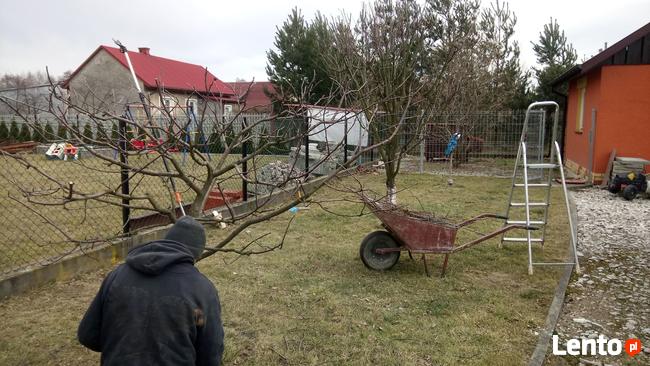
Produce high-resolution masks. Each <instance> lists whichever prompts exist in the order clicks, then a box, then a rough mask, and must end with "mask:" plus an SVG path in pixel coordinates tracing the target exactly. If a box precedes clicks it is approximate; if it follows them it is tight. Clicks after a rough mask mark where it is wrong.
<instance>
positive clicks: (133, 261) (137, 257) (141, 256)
mask: <svg viewBox="0 0 650 366" xmlns="http://www.w3.org/2000/svg"><path fill="white" fill-rule="evenodd" d="M178 263H189V264H194V255H193V254H192V251H191V250H190V249H189V248H187V247H186V246H185V245H183V244H182V243H179V242H176V241H172V240H166V239H164V240H158V241H154V242H151V243H149V244H145V245H143V246H141V247H137V248H135V249H133V250H131V251H130V252H129V255H128V256H127V257H126V264H127V265H128V266H129V267H131V268H133V269H135V270H136V271H138V272H142V273H145V274H148V275H158V274H160V273H162V272H163V271H164V270H165V269H166V268H167V267H169V266H172V265H175V264H178Z"/></svg>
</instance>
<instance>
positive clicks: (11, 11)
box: [0, 0, 650, 81]
mask: <svg viewBox="0 0 650 366" xmlns="http://www.w3.org/2000/svg"><path fill="white" fill-rule="evenodd" d="M362 3H363V2H362V1H359V0H326V1H322V0H320V1H312V0H304V1H293V0H288V1H253V0H238V1H195V0H186V1H178V0H177V1H169V0H157V1H138V0H130V1H125V0H109V1H102V2H99V1H90V0H69V1H63V0H62V1H49V0H42V1H36V0H17V1H5V2H4V3H3V4H2V11H1V12H0V74H2V73H20V72H26V71H36V70H44V68H45V66H49V68H50V72H51V73H53V74H54V75H59V74H61V73H63V72H64V71H66V70H74V69H76V68H77V66H79V65H80V64H81V63H82V62H83V61H84V60H85V59H86V58H87V57H88V56H89V55H90V53H91V52H92V51H94V50H95V48H97V46H99V45H100V44H108V45H112V41H111V39H112V38H116V39H119V40H121V41H122V43H124V44H125V45H126V46H127V47H129V48H130V49H133V50H135V49H137V47H141V46H147V47H150V48H151V53H152V54H154V55H157V56H162V57H167V58H172V59H178V60H182V61H186V62H190V63H195V64H199V65H203V66H207V67H208V69H209V70H210V71H211V72H212V73H213V74H215V75H216V76H217V77H218V78H220V79H222V80H224V81H234V79H235V78H237V77H239V78H244V79H246V80H250V79H251V78H253V77H255V79H256V80H266V78H267V77H266V73H265V71H264V67H265V65H266V51H267V50H268V49H269V48H271V47H273V39H274V34H275V27H276V26H277V25H280V24H282V22H283V21H284V20H285V19H286V17H287V15H288V14H289V12H290V11H291V8H292V7H294V6H296V5H297V6H299V7H300V8H301V9H302V11H303V14H304V15H305V16H306V17H307V18H311V17H312V15H313V14H314V12H315V11H316V10H320V11H321V12H323V13H324V14H326V15H337V14H338V13H340V11H341V10H345V11H347V12H350V13H352V14H357V13H358V11H359V10H360V8H361V6H362ZM483 4H484V6H485V5H487V4H489V2H488V1H487V0H483ZM509 4H510V8H511V9H512V10H513V11H514V12H515V14H516V15H517V18H518V21H517V27H516V35H515V36H516V38H517V39H518V40H519V43H520V46H521V49H522V61H523V63H524V65H525V66H526V67H529V66H533V65H534V64H535V57H534V55H533V52H532V47H531V45H530V41H536V40H537V39H538V35H539V32H540V31H541V29H542V27H543V25H544V24H545V23H548V21H549V19H550V17H554V18H557V19H558V22H559V24H560V27H561V28H562V29H564V31H565V32H566V35H567V37H568V39H569V41H570V42H571V43H573V45H574V47H575V48H576V50H577V51H578V60H579V61H582V60H584V59H586V58H589V57H590V56H593V55H594V54H596V53H597V51H598V49H599V48H602V46H603V44H604V43H605V42H607V43H608V45H612V44H613V43H614V42H616V41H618V40H620V39H621V38H623V37H625V36H626V35H628V34H629V33H632V32H633V31H635V30H636V29H638V28H640V27H641V26H643V25H645V24H646V23H648V22H650V1H648V0H618V1H611V0H591V1H588V0H579V1H578V0H544V1H527V0H511V1H509Z"/></svg>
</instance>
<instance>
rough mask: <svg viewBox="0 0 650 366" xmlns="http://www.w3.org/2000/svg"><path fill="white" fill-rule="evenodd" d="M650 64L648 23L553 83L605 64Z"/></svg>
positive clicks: (649, 30) (649, 28)
mask: <svg viewBox="0 0 650 366" xmlns="http://www.w3.org/2000/svg"><path fill="white" fill-rule="evenodd" d="M639 64H650V23H648V24H646V25H644V26H643V27H641V28H639V29H637V30H636V31H634V32H632V33H631V34H629V35H628V36H627V37H625V38H623V39H621V40H620V41H618V42H616V43H614V44H613V45H611V46H610V47H608V48H606V49H605V50H603V51H602V52H600V53H598V54H597V55H596V56H594V57H592V58H590V59H589V60H587V61H585V62H584V63H582V65H576V66H574V67H572V68H570V69H569V70H567V71H565V72H564V73H563V74H562V75H560V76H558V77H557V79H555V80H553V83H552V84H553V85H557V84H560V83H563V82H565V81H567V80H571V79H573V78H576V77H579V76H582V75H584V74H586V73H588V72H589V71H591V70H593V69H596V68H599V67H602V66H605V65H639Z"/></svg>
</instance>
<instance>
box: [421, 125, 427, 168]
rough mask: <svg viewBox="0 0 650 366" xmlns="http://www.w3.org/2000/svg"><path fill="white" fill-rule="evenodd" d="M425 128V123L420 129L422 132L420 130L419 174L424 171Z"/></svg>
mask: <svg viewBox="0 0 650 366" xmlns="http://www.w3.org/2000/svg"><path fill="white" fill-rule="evenodd" d="M425 130H426V125H425V128H423V129H422V132H420V174H422V173H424V139H425V136H424V131H425Z"/></svg>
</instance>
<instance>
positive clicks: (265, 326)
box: [0, 175, 568, 365]
mask: <svg viewBox="0 0 650 366" xmlns="http://www.w3.org/2000/svg"><path fill="white" fill-rule="evenodd" d="M360 179H361V180H362V182H364V184H365V185H366V186H367V187H370V188H373V189H375V190H377V191H381V187H382V182H381V177H379V176H374V175H366V176H363V177H361V178H360ZM348 182H349V180H348ZM509 183H510V182H509V181H508V180H504V179H491V178H483V177H457V178H456V183H455V184H454V185H453V186H451V187H448V186H447V185H446V178H445V177H436V176H431V175H403V176H401V177H400V180H399V182H398V184H399V186H398V187H399V188H402V189H405V190H404V191H402V192H401V193H400V195H399V198H400V201H401V202H402V203H405V204H407V205H408V206H409V207H411V208H413V209H417V210H422V209H424V210H428V211H432V212H435V213H437V214H440V215H442V216H446V217H448V218H449V219H452V220H461V219H464V218H469V217H471V216H472V215H475V214H478V213H482V212H497V213H498V212H503V210H504V208H505V204H506V200H507V195H508V186H509ZM319 196H320V198H324V197H337V195H335V194H333V193H332V192H328V191H326V190H325V191H321V192H320V193H319ZM553 196H554V197H553V198H554V201H553V202H554V205H553V206H552V210H553V211H552V215H551V219H550V221H551V226H549V231H548V232H547V235H548V238H549V241H548V243H547V244H546V246H545V247H544V249H540V248H538V249H536V250H535V254H536V255H537V256H538V259H544V260H558V259H561V258H563V257H564V255H565V254H566V252H567V247H568V235H566V233H567V228H566V223H565V222H566V217H565V214H564V212H563V210H562V207H563V206H562V205H561V200H560V197H561V196H560V194H559V192H554V193H553ZM418 201H419V202H418ZM328 207H329V208H330V209H331V210H334V211H336V212H338V213H341V214H354V213H355V212H358V211H359V209H360V206H359V205H355V204H352V203H346V202H333V203H331V204H329V205H328ZM288 215H289V214H287V215H286V216H282V217H278V218H276V219H274V220H273V221H271V222H268V223H264V224H263V225H260V226H258V227H255V228H252V229H251V231H250V233H246V234H245V235H244V237H242V238H240V240H239V244H241V243H244V242H247V241H249V240H250V239H251V238H253V237H255V236H256V235H258V234H261V233H264V232H268V231H270V232H272V235H271V236H273V237H274V238H276V239H277V238H278V237H279V236H280V235H281V233H282V230H283V228H284V226H285V224H286V221H287V217H288ZM297 215H298V217H297V218H296V220H295V221H294V224H293V226H292V229H291V231H290V233H289V234H288V236H287V241H286V243H285V245H284V248H282V249H281V250H278V251H275V252H272V253H269V254H265V255H260V256H253V257H236V256H235V255H232V254H227V255H224V254H217V255H215V256H212V257H210V258H208V259H206V260H204V261H202V262H200V263H199V264H198V266H199V268H200V269H201V271H202V272H203V273H205V274H206V275H207V276H208V277H209V278H210V279H211V280H212V281H213V282H214V283H215V285H216V286H217V288H218V289H219V292H220V295H221V301H222V307H223V321H224V325H225V330H226V351H225V355H224V363H225V364H250V365H268V364H287V365H309V364H335V365H338V364H352V365H368V364H379V365H395V364H409V365H455V364H473V365H485V364H493V365H519V364H522V363H525V362H526V361H527V360H528V357H529V356H530V354H531V353H532V351H533V349H534V347H535V343H536V341H537V335H536V333H535V332H536V331H537V330H538V329H539V328H541V327H542V326H543V324H544V319H545V316H546V312H547V310H548V306H549V304H550V302H551V300H552V295H553V290H554V289H555V286H556V284H557V281H558V279H559V276H560V271H559V270H558V269H553V268H548V267H537V268H536V272H535V275H534V276H528V274H527V266H526V263H527V255H526V248H525V246H508V247H504V248H502V249H498V248H497V243H498V239H492V240H490V241H488V242H486V243H484V244H480V245H478V246H476V247H474V248H470V249H468V250H466V251H463V252H460V253H458V254H454V255H452V256H451V257H450V264H449V268H448V272H447V276H446V277H444V278H440V277H437V276H433V277H430V278H428V277H426V276H425V275H424V270H423V268H422V262H421V261H420V260H419V258H416V260H414V261H411V260H410V259H408V256H407V255H404V256H402V258H401V259H400V261H399V263H398V264H397V265H396V266H395V267H394V268H393V269H392V270H390V271H387V272H374V271H371V270H368V269H366V268H365V267H364V265H363V264H362V262H361V260H360V259H359V254H358V253H359V244H360V241H361V239H363V237H364V236H365V235H366V234H368V233H370V232H371V231H373V230H377V229H378V224H379V221H378V220H377V219H376V218H374V217H373V216H370V215H368V216H363V217H355V218H343V217H340V216H336V215H332V214H329V213H327V212H325V211H323V210H320V209H317V208H315V207H313V208H312V209H310V210H304V211H300V212H298V214H297ZM500 224H501V223H500V222H489V223H485V224H480V225H476V226H475V227H473V229H475V230H477V231H481V232H486V231H489V230H492V229H495V228H498V227H499V226H500ZM225 233H226V231H219V230H209V236H210V238H211V239H214V238H216V237H220V236H222V235H224V234H225ZM475 235H476V234H475V233H472V232H465V233H464V234H463V235H460V237H459V238H458V242H459V243H462V242H464V241H465V240H468V239H469V238H471V237H474V236H475ZM432 257H433V256H432ZM432 259H433V258H432ZM435 265H436V268H435V269H434V272H433V273H437V272H436V271H437V270H439V267H440V265H441V258H440V256H438V257H436V258H435ZM105 273H106V270H102V271H98V272H96V273H92V274H88V275H84V276H80V277H78V278H77V279H75V280H73V281H69V282H65V283H55V284H51V285H48V286H45V287H44V288H42V289H39V290H36V291H32V292H30V293H28V294H26V295H21V296H16V297H13V298H10V299H7V300H4V301H3V302H0V317H1V318H2V319H3V324H4V327H3V332H2V335H1V336H0V364H10V365H14V364H52V365H55V364H56V365H58V364H66V365H85V364H90V363H95V364H96V363H97V361H98V355H97V354H94V353H92V352H89V351H87V350H85V349H83V348H82V347H81V346H79V345H78V344H77V343H76V340H75V336H76V327H77V324H78V321H79V320H80V319H81V317H82V316H83V312H84V311H85V308H86V306H87V305H88V304H89V303H90V300H91V299H92V297H93V296H94V294H95V292H96V290H97V289H98V287H99V285H100V283H101V279H102V277H103V275H104V274H105Z"/></svg>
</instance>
